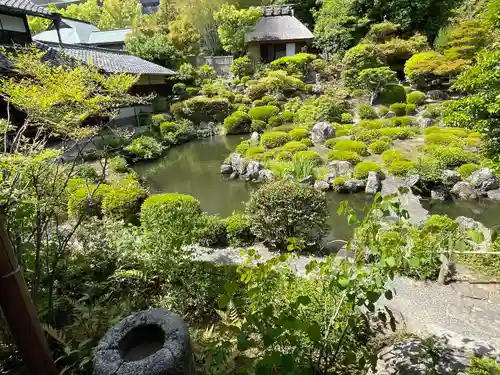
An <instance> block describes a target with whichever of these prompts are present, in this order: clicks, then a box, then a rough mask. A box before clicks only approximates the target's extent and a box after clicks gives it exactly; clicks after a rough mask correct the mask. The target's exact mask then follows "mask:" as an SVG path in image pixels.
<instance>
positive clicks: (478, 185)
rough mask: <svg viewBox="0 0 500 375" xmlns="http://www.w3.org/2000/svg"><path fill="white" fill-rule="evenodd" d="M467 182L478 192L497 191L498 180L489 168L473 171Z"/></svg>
mask: <svg viewBox="0 0 500 375" xmlns="http://www.w3.org/2000/svg"><path fill="white" fill-rule="evenodd" d="M467 181H468V182H470V184H471V185H472V186H473V187H474V188H475V189H476V190H477V191H478V192H479V193H485V192H487V191H488V190H495V189H498V188H499V187H500V186H499V185H498V178H497V176H496V175H495V173H493V171H492V170H491V169H490V168H481V169H478V170H477V171H475V172H474V173H472V174H471V175H470V177H469V178H468V179H467Z"/></svg>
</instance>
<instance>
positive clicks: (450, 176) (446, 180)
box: [441, 169, 461, 186]
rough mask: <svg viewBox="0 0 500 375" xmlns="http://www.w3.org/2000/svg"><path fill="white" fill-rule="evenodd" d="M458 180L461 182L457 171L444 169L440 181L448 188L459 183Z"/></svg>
mask: <svg viewBox="0 0 500 375" xmlns="http://www.w3.org/2000/svg"><path fill="white" fill-rule="evenodd" d="M460 180H461V177H460V175H459V174H458V172H457V171H454V170H451V169H446V170H444V171H443V175H442V178H441V181H443V184H445V185H448V186H453V185H455V184H456V183H457V182H459V181H460Z"/></svg>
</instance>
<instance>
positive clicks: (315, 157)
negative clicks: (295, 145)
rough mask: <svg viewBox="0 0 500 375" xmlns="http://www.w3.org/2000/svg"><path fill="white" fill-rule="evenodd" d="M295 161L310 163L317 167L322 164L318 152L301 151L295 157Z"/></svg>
mask: <svg viewBox="0 0 500 375" xmlns="http://www.w3.org/2000/svg"><path fill="white" fill-rule="evenodd" d="M293 160H294V161H299V160H301V161H306V162H310V163H311V164H313V165H315V166H318V165H320V164H321V156H319V154H318V153H317V152H316V151H299V152H297V153H296V154H295V155H294V157H293Z"/></svg>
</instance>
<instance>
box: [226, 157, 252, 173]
mask: <svg viewBox="0 0 500 375" xmlns="http://www.w3.org/2000/svg"><path fill="white" fill-rule="evenodd" d="M229 160H231V165H232V166H233V169H234V170H235V171H236V172H238V174H239V175H240V176H241V175H244V174H245V173H246V172H247V164H248V163H247V161H246V160H245V159H244V158H243V156H241V154H239V153H237V152H233V153H232V154H231V155H229Z"/></svg>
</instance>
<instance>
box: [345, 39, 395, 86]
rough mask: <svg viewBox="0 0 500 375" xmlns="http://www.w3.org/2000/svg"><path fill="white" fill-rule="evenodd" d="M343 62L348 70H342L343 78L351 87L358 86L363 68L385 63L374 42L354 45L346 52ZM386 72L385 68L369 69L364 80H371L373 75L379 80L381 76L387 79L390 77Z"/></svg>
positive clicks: (379, 65) (375, 66)
mask: <svg viewBox="0 0 500 375" xmlns="http://www.w3.org/2000/svg"><path fill="white" fill-rule="evenodd" d="M342 62H343V64H344V65H345V66H346V70H344V71H343V72H342V79H343V81H344V84H345V85H346V86H347V87H350V88H357V86H358V85H359V82H360V74H361V72H362V71H363V70H365V69H372V68H379V67H381V66H383V65H385V64H384V59H383V56H382V54H381V53H380V51H379V50H378V49H377V48H376V47H375V46H374V45H372V44H358V45H357V46H354V47H352V48H351V49H350V50H348V51H347V52H346V54H345V55H344V58H343V60H342ZM385 73H386V71H385V70H384V71H378V70H377V71H369V73H365V78H364V81H365V82H369V81H370V79H371V78H373V77H376V78H377V81H379V79H378V78H380V77H383V78H384V80H385V79H386V78H387V77H388V75H387V74H385ZM391 77H392V76H391ZM369 85H370V86H373V85H371V84H369ZM375 85H377V84H375ZM377 86H378V85H377Z"/></svg>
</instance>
